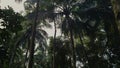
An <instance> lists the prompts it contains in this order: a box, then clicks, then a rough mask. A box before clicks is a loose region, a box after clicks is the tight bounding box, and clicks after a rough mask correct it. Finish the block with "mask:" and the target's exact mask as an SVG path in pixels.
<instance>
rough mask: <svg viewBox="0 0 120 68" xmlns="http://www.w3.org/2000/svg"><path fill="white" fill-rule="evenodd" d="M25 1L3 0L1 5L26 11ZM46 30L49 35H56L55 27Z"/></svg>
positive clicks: (58, 33) (18, 10) (58, 32)
mask: <svg viewBox="0 0 120 68" xmlns="http://www.w3.org/2000/svg"><path fill="white" fill-rule="evenodd" d="M24 1H25V0H23V1H22V2H21V3H16V2H15V0H1V1H0V6H1V8H5V7H7V6H8V5H9V6H11V7H12V8H13V9H14V11H15V12H21V11H24V5H23V4H24ZM52 25H53V23H52ZM45 30H46V32H47V33H48V34H49V36H53V35H54V27H53V28H52V29H45ZM58 35H60V30H57V36H58Z"/></svg>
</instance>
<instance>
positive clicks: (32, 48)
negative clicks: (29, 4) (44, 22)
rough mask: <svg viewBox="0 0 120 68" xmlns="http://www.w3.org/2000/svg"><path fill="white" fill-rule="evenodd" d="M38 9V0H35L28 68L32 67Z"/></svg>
mask: <svg viewBox="0 0 120 68" xmlns="http://www.w3.org/2000/svg"><path fill="white" fill-rule="evenodd" d="M38 8H39V0H37V5H36V15H35V20H34V24H33V26H32V34H31V39H30V51H29V52H30V55H29V62H28V68H33V65H34V48H35V34H36V24H37V20H38Z"/></svg>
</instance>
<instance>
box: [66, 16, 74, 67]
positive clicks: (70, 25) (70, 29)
mask: <svg viewBox="0 0 120 68" xmlns="http://www.w3.org/2000/svg"><path fill="white" fill-rule="evenodd" d="M70 21H71V20H70V18H69V17H68V24H69V31H70V40H71V45H72V58H73V68H76V55H75V45H74V38H73V31H72V24H71V22H70Z"/></svg>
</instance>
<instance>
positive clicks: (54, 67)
mask: <svg viewBox="0 0 120 68" xmlns="http://www.w3.org/2000/svg"><path fill="white" fill-rule="evenodd" d="M54 28H55V33H54V41H53V68H56V66H55V45H56V32H57V29H56V23H55V20H54Z"/></svg>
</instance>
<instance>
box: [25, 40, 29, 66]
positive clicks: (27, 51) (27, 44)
mask: <svg viewBox="0 0 120 68" xmlns="http://www.w3.org/2000/svg"><path fill="white" fill-rule="evenodd" d="M27 45H28V46H27V51H26V54H25V60H24V68H26V62H27V61H28V60H27V59H28V58H27V56H28V52H29V48H30V46H29V45H30V38H28V44H27Z"/></svg>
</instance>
